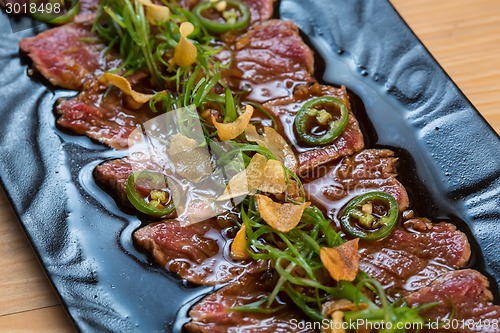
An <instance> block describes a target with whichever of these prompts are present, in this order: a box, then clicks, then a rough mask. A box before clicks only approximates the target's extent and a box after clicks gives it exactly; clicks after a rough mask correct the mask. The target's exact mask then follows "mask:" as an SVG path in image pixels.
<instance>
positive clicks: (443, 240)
mask: <svg viewBox="0 0 500 333" xmlns="http://www.w3.org/2000/svg"><path fill="white" fill-rule="evenodd" d="M470 254H471V250H470V245H469V242H468V241H467V236H466V235H465V234H464V233H462V232H460V231H458V230H457V229H456V227H455V226H454V225H452V224H450V223H444V222H441V223H437V224H432V223H430V221H429V220H427V219H423V218H419V219H412V220H408V221H406V222H405V227H397V228H396V229H395V230H394V232H393V233H392V234H391V236H389V237H388V238H386V239H384V240H383V241H380V242H360V269H361V270H363V271H365V272H366V273H368V275H370V276H371V277H372V278H375V279H377V280H378V281H380V282H381V283H382V284H383V285H384V286H385V288H386V289H387V291H388V293H389V295H391V296H392V297H399V296H402V295H407V294H409V293H411V292H413V291H415V290H418V289H420V288H422V287H425V286H427V285H429V284H430V283H431V282H432V281H434V280H435V279H437V278H438V277H440V276H441V275H443V274H446V273H447V272H449V271H450V270H454V269H458V268H462V267H464V266H465V265H466V264H467V262H468V260H469V257H470Z"/></svg>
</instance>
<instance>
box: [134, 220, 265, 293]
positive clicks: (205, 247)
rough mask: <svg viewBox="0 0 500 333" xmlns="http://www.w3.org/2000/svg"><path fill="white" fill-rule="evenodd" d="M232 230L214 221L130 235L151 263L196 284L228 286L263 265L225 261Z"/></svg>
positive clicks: (171, 223)
mask: <svg viewBox="0 0 500 333" xmlns="http://www.w3.org/2000/svg"><path fill="white" fill-rule="evenodd" d="M234 233H235V230H234V227H227V228H223V227H221V226H220V225H219V223H218V221H216V220H208V221H206V222H200V223H196V224H192V225H188V226H181V225H180V224H179V223H178V222H176V221H175V220H167V221H165V222H159V223H153V224H149V225H147V226H145V227H143V228H141V229H139V230H137V231H136V232H134V235H133V237H134V241H135V242H136V243H137V244H138V245H139V246H140V247H142V248H143V249H144V250H145V251H146V252H147V253H148V254H149V255H150V256H151V257H152V258H153V260H154V261H155V263H157V264H159V265H161V266H163V267H165V268H166V269H167V270H169V271H171V272H174V273H176V274H177V275H179V276H180V277H181V278H183V279H185V280H187V281H189V282H192V283H197V284H203V285H213V284H217V283H224V282H228V281H230V280H232V279H234V278H236V277H238V276H240V275H242V274H243V273H246V274H248V273H251V272H255V271H259V270H263V269H265V267H266V263H265V262H259V263H257V262H254V261H242V262H236V261H233V260H232V259H230V257H229V245H230V242H229V241H228V240H229V239H231V238H232V236H234Z"/></svg>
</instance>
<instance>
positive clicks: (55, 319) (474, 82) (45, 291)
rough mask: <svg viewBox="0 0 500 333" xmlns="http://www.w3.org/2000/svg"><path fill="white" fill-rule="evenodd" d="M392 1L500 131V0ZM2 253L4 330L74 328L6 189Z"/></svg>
mask: <svg viewBox="0 0 500 333" xmlns="http://www.w3.org/2000/svg"><path fill="white" fill-rule="evenodd" d="M391 2H392V3H393V5H394V6H395V8H396V9H397V10H398V11H399V12H400V14H401V15H402V16H403V18H404V19H405V20H406V21H407V22H408V24H409V25H410V27H411V28H412V29H413V30H414V31H415V33H416V34H417V36H418V37H419V38H420V39H421V40H422V41H423V43H424V44H425V45H426V46H427V48H428V49H429V50H430V51H431V53H432V54H433V55H434V57H435V58H436V59H437V61H438V62H439V63H440V64H441V65H442V66H443V68H444V69H445V70H446V71H447V72H448V74H449V75H450V76H451V78H452V79H453V80H454V81H455V82H456V83H457V84H458V86H459V87H460V88H461V89H462V91H463V92H464V93H465V95H466V96H467V97H468V98H469V99H470V100H471V101H472V103H473V104H474V105H475V106H476V108H477V109H478V110H479V111H480V112H481V114H482V115H483V116H484V117H485V118H486V119H487V120H488V122H489V123H490V124H491V125H492V126H493V128H494V129H495V130H496V132H497V133H500V0H439V1H437V0H392V1H391ZM0 253H1V256H0V331H2V332H34V331H36V332H74V331H75V329H74V328H73V326H72V324H71V321H70V320H69V318H68V317H67V316H66V314H65V312H64V310H63V309H62V306H61V305H60V302H59V300H58V299H57V297H56V296H55V293H54V291H53V290H52V288H51V285H50V284H49V282H48V280H47V278H46V276H45V274H44V272H43V270H42V268H41V267H40V265H39V264H38V261H37V259H36V257H35V255H34V253H33V251H32V249H31V247H30V245H29V243H28V241H27V239H26V237H25V236H24V234H23V232H22V229H21V228H20V226H19V225H18V223H17V220H16V217H15V216H14V214H13V213H12V211H11V210H10V206H9V204H8V202H7V200H6V198H5V195H4V194H3V193H0Z"/></svg>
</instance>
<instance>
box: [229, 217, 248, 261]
mask: <svg viewBox="0 0 500 333" xmlns="http://www.w3.org/2000/svg"><path fill="white" fill-rule="evenodd" d="M246 230H247V229H246V227H245V225H244V224H243V225H242V226H241V228H240V230H238V233H237V234H236V236H235V237H234V240H233V243H232V244H231V258H232V259H233V260H245V259H250V258H252V257H251V256H250V253H248V251H247V234H246Z"/></svg>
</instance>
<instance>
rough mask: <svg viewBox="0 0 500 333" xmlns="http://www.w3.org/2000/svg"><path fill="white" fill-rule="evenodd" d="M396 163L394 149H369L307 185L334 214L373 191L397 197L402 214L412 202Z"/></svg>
mask: <svg viewBox="0 0 500 333" xmlns="http://www.w3.org/2000/svg"><path fill="white" fill-rule="evenodd" d="M396 162H397V158H396V157H395V155H394V152H392V151H391V150H388V149H365V150H363V151H361V152H359V153H357V154H355V155H352V156H346V157H344V158H342V159H341V160H340V161H338V162H337V163H334V164H332V165H330V167H331V169H330V170H329V171H328V172H327V173H326V175H324V176H323V177H320V178H318V179H316V180H314V181H312V182H310V183H308V184H306V185H305V188H306V190H307V191H308V193H309V194H310V195H311V196H312V197H314V200H317V201H318V202H319V203H320V204H322V205H323V206H324V207H325V208H326V209H327V210H328V211H329V213H330V214H333V213H334V212H335V211H338V209H339V208H340V207H342V206H343V205H345V204H346V203H347V202H348V201H350V200H351V199H353V198H354V197H355V196H357V195H359V194H361V193H365V192H371V191H384V192H387V193H389V194H391V195H393V196H394V198H395V199H396V201H397V202H398V205H399V210H400V211H401V212H402V211H404V210H406V209H407V208H408V205H409V199H408V193H407V192H406V189H405V188H404V187H403V185H402V184H401V183H400V182H399V181H398V180H397V179H396V176H397V170H396ZM313 176H314V175H313Z"/></svg>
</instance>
